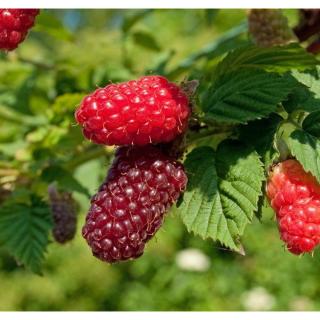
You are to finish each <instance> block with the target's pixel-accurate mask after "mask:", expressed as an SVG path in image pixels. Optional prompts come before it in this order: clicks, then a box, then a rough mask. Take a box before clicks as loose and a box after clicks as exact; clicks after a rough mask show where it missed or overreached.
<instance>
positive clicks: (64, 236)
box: [48, 186, 77, 244]
mask: <svg viewBox="0 0 320 320" xmlns="http://www.w3.org/2000/svg"><path fill="white" fill-rule="evenodd" d="M48 193H49V200H50V206H51V211H52V215H53V224H54V227H53V230H52V233H53V237H54V239H55V240H56V241H57V242H59V243H61V244H63V243H66V242H68V241H70V240H72V239H73V238H74V236H75V233H76V227H77V214H76V203H75V201H74V199H73V198H72V195H71V193H69V192H58V191H57V189H56V188H55V187H53V186H50V187H49V189H48Z"/></svg>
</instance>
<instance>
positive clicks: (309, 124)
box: [302, 110, 320, 138]
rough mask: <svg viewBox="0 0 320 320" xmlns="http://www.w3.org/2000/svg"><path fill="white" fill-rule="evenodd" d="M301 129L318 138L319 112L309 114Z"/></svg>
mask: <svg viewBox="0 0 320 320" xmlns="http://www.w3.org/2000/svg"><path fill="white" fill-rule="evenodd" d="M302 128H303V129H304V130H305V131H307V132H308V133H310V134H311V135H313V136H314V137H317V138H320V110H319V111H315V112H312V113H310V114H309V115H308V116H307V117H306V118H305V119H304V121H303V123H302Z"/></svg>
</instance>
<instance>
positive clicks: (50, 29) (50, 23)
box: [32, 10, 73, 41]
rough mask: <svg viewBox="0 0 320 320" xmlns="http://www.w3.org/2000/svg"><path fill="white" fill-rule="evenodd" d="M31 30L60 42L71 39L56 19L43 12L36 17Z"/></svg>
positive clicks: (69, 33)
mask: <svg viewBox="0 0 320 320" xmlns="http://www.w3.org/2000/svg"><path fill="white" fill-rule="evenodd" d="M32 30H33V31H39V32H44V33H47V34H49V35H50V36H53V37H55V38H57V39H61V40H68V41H69V40H72V39H73V34H72V33H71V32H70V31H69V30H68V29H66V28H65V27H64V26H63V24H62V23H61V21H60V20H59V19H58V18H57V17H55V16H54V15H52V14H50V13H48V12H46V11H43V10H42V11H41V14H40V15H39V16H38V17H37V23H36V24H35V27H34V28H33V29H32Z"/></svg>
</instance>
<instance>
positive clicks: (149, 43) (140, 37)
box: [132, 30, 161, 51]
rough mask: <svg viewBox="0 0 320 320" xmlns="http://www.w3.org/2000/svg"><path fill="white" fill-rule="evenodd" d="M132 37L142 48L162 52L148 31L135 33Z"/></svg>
mask: <svg viewBox="0 0 320 320" xmlns="http://www.w3.org/2000/svg"><path fill="white" fill-rule="evenodd" d="M132 37H133V39H134V41H135V43H136V44H138V45H139V46H141V47H144V48H145V49H148V50H152V51H160V50H161V48H160V46H159V44H158V43H157V41H156V39H155V38H154V36H153V35H152V34H151V33H150V32H148V31H145V30H139V31H135V32H134V33H133V34H132Z"/></svg>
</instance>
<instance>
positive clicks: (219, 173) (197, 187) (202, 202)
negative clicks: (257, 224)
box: [177, 140, 264, 252]
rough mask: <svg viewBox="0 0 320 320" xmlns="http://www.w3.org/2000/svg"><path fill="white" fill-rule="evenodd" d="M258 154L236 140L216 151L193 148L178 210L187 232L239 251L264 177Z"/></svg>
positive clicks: (255, 206)
mask: <svg viewBox="0 0 320 320" xmlns="http://www.w3.org/2000/svg"><path fill="white" fill-rule="evenodd" d="M261 165H262V164H261V162H260V160H259V156H258V154H257V153H256V152H255V151H253V150H252V149H251V148H248V147H246V146H245V145H243V144H241V143H240V142H239V141H230V140H229V141H225V142H223V143H222V144H220V145H219V147H218V150H217V152H215V151H214V150H213V149H211V148H210V147H200V148H196V149H194V150H193V151H192V152H191V153H190V154H189V155H188V156H187V159H186V161H185V167H186V170H187V173H188V177H189V182H188V186H187V191H186V192H185V193H184V197H183V201H182V203H181V205H180V207H179V208H178V209H177V210H178V213H179V215H180V216H181V218H182V220H183V222H184V223H185V225H186V226H187V229H188V230H189V231H193V232H194V233H195V234H197V235H200V236H201V237H202V238H212V239H213V240H218V241H220V242H221V243H222V244H223V245H225V246H226V247H229V248H231V249H232V250H235V251H238V252H240V251H241V248H240V246H239V243H238V241H239V236H240V235H242V234H243V231H244V229H245V226H246V225H247V224H248V223H249V222H251V220H252V218H253V213H254V211H255V210H256V209H257V202H258V198H259V195H260V194H261V185H262V181H263V179H264V174H263V169H262V166H261Z"/></svg>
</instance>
